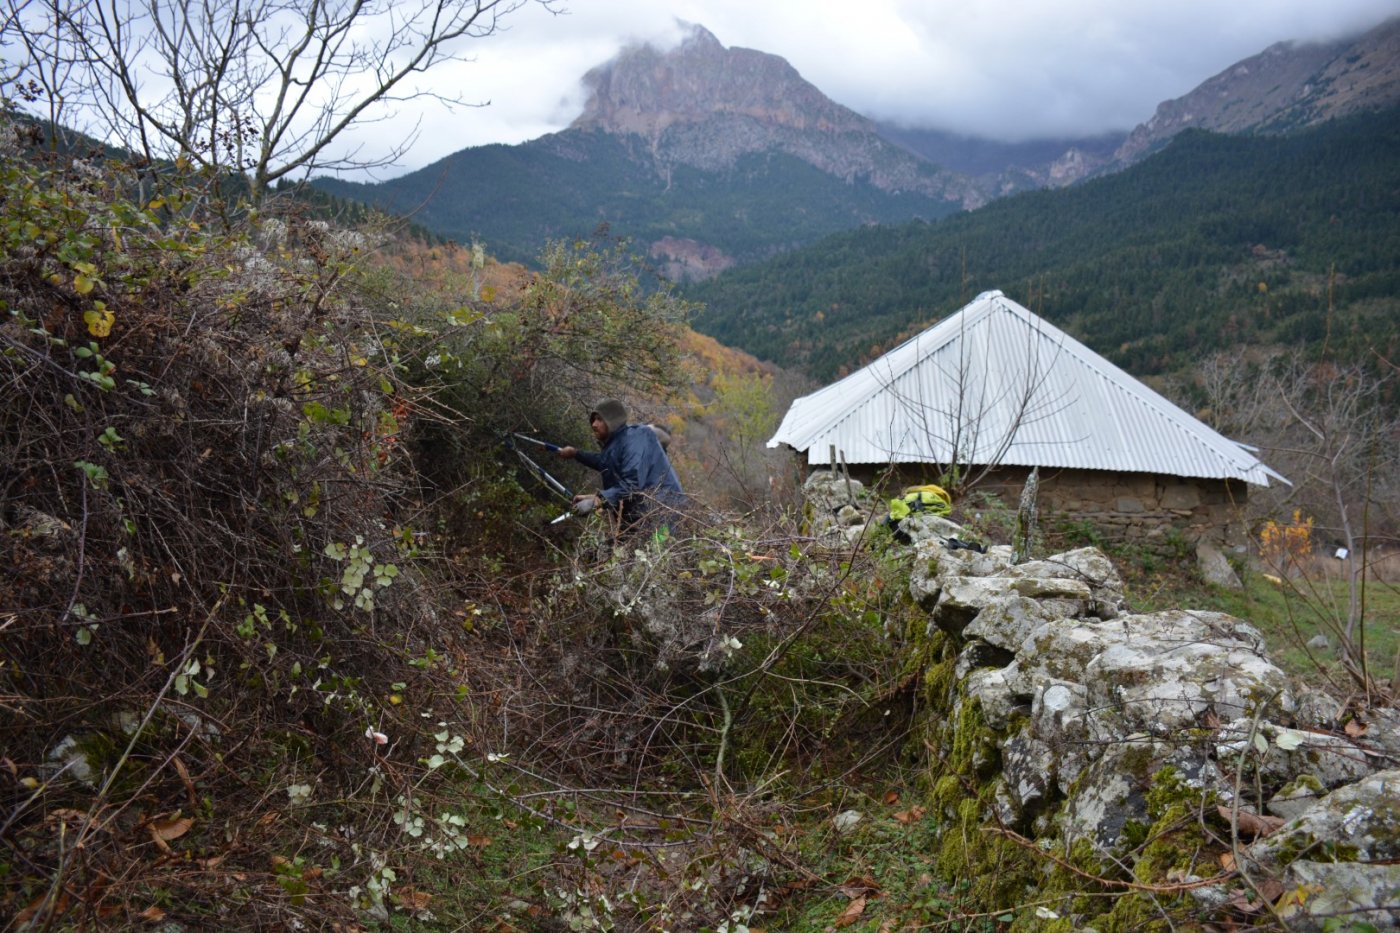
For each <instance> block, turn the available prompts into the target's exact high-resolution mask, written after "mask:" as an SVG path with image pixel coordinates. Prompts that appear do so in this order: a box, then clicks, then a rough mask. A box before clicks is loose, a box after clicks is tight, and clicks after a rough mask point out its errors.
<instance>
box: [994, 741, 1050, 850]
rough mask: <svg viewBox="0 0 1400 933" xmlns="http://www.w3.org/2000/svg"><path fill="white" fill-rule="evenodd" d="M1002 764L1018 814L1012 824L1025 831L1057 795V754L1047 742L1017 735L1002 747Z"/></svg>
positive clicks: (1004, 777)
mask: <svg viewBox="0 0 1400 933" xmlns="http://www.w3.org/2000/svg"><path fill="white" fill-rule="evenodd" d="M1001 762H1002V777H1003V779H1004V780H1005V782H1006V790H1007V793H1008V795H1009V799H1010V802H1011V806H1012V810H1013V812H1014V813H1015V819H1014V821H1013V822H1012V823H1010V824H1009V825H1010V826H1011V827H1013V828H1020V829H1024V828H1026V827H1027V826H1028V825H1029V823H1030V822H1031V820H1033V819H1035V817H1037V816H1038V815H1040V813H1041V811H1042V810H1044V809H1045V808H1046V805H1047V804H1048V803H1049V802H1050V801H1051V800H1052V799H1053V798H1054V797H1055V796H1056V794H1057V791H1056V786H1055V770H1056V769H1055V755H1054V753H1053V752H1052V751H1051V749H1050V746H1048V745H1046V744H1045V743H1044V742H1042V741H1040V740H1039V739H1037V738H1034V737H1033V736H1031V735H1029V734H1028V733H1025V732H1018V733H1017V734H1015V735H1013V736H1012V737H1011V738H1010V739H1008V740H1007V741H1006V744H1005V745H1004V746H1003V747H1002V750H1001Z"/></svg>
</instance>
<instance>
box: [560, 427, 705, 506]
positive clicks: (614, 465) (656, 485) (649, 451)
mask: <svg viewBox="0 0 1400 933" xmlns="http://www.w3.org/2000/svg"><path fill="white" fill-rule="evenodd" d="M594 414H597V415H599V416H601V417H602V419H603V422H604V423H605V424H606V425H607V426H608V439H607V441H606V442H605V443H604V444H603V449H602V451H601V452H599V453H596V454H595V453H589V452H587V451H583V450H580V451H579V452H578V453H577V454H576V455H575V459H576V460H577V461H578V462H579V463H581V464H583V465H584V466H586V467H590V468H592V469H594V470H597V471H598V472H599V473H600V474H602V484H603V489H602V491H601V492H600V495H601V496H602V497H603V499H604V500H605V501H606V502H607V504H608V506H609V507H611V508H613V509H618V508H619V507H620V508H621V509H622V514H623V515H624V517H625V518H626V519H627V520H629V521H630V520H633V519H636V518H638V517H640V516H641V514H642V513H643V512H645V511H646V510H647V509H648V508H649V507H650V506H651V505H652V501H651V500H653V499H655V500H656V501H658V502H661V503H663V504H665V505H667V506H670V507H672V508H679V507H680V506H681V505H683V504H684V502H685V493H684V491H682V489H681V482H680V480H679V479H677V478H676V471H675V470H674V469H673V468H672V467H671V461H670V460H668V459H666V452H665V451H664V450H663V449H662V448H661V442H660V441H659V440H658V439H657V437H656V432H655V431H653V430H652V429H651V428H650V427H648V426H647V425H644V424H628V423H627V412H626V410H625V409H624V408H623V407H622V405H620V404H618V403H616V402H614V403H612V404H611V405H610V404H608V403H602V404H600V405H599V406H598V408H597V410H596V411H595V412H594Z"/></svg>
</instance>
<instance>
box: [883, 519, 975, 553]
mask: <svg viewBox="0 0 1400 933" xmlns="http://www.w3.org/2000/svg"><path fill="white" fill-rule="evenodd" d="M899 530H900V531H902V532H904V535H905V536H906V537H907V538H908V539H909V543H910V544H912V545H914V547H916V548H917V547H918V546H919V545H920V544H921V543H922V542H928V545H929V546H932V547H942V546H943V542H944V541H947V540H948V539H949V538H956V537H958V536H959V535H962V534H965V532H964V531H963V529H962V526H961V525H959V524H957V523H956V522H951V521H949V520H948V519H946V518H944V517H943V516H942V515H934V514H933V513H932V512H914V513H912V514H911V515H910V516H909V517H908V518H906V519H904V520H903V521H902V522H900V523H899Z"/></svg>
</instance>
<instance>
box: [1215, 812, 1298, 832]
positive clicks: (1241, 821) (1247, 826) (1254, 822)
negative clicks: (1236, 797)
mask: <svg viewBox="0 0 1400 933" xmlns="http://www.w3.org/2000/svg"><path fill="white" fill-rule="evenodd" d="M1215 809H1216V811H1217V812H1219V814H1220V816H1221V818H1222V819H1224V820H1225V821H1226V822H1227V823H1228V822H1229V821H1230V820H1231V818H1232V817H1233V818H1234V819H1235V820H1236V821H1237V822H1238V825H1239V828H1240V832H1242V833H1245V834H1247V835H1250V836H1254V837H1255V838H1261V837H1263V836H1267V835H1269V833H1272V832H1273V831H1274V830H1276V829H1278V828H1279V827H1280V826H1282V825H1283V824H1284V823H1286V822H1287V820H1285V819H1283V818H1282V817H1278V816H1261V815H1259V814H1258V813H1250V812H1249V811H1248V810H1232V809H1231V808H1230V807H1226V806H1217V807H1216V808H1215Z"/></svg>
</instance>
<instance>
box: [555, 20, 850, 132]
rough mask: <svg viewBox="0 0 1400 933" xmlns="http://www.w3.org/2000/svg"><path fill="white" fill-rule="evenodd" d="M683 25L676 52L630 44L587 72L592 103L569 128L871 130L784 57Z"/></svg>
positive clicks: (585, 82) (674, 49)
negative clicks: (729, 120)
mask: <svg viewBox="0 0 1400 933" xmlns="http://www.w3.org/2000/svg"><path fill="white" fill-rule="evenodd" d="M681 25H682V26H683V27H684V28H685V29H686V30H687V31H686V34H685V38H684V39H683V40H682V41H681V42H680V43H679V44H678V45H676V46H675V47H674V48H671V49H667V50H664V51H663V50H660V49H658V48H656V47H655V46H653V45H634V46H629V47H628V48H625V49H623V50H622V51H621V52H619V53H618V55H617V56H616V57H615V58H613V59H612V60H611V61H608V62H606V63H605V64H603V65H600V66H598V67H597V68H594V69H592V70H591V71H589V72H588V73H587V74H586V75H584V78H583V81H584V84H585V86H586V87H587V88H588V89H589V92H590V93H589V99H588V103H587V104H586V105H585V106H584V110H583V113H582V114H581V115H580V116H579V117H578V119H576V120H575V121H574V122H573V124H572V127H571V128H573V129H601V130H604V131H605V132H610V133H616V134H622V135H625V134H635V135H639V136H644V137H647V138H650V139H656V138H657V137H659V136H660V135H661V134H662V133H663V132H665V131H666V130H667V129H669V128H671V127H673V126H676V125H686V124H697V123H704V122H706V121H708V120H710V119H712V118H714V117H716V116H727V117H747V118H750V119H752V120H754V121H757V122H759V123H762V124H766V125H770V126H781V127H787V128H790V129H797V130H822V131H828V132H850V131H855V132H871V131H873V124H871V123H870V121H868V120H866V119H865V118H864V117H861V116H859V115H858V114H856V113H855V112H853V111H851V110H848V109H847V108H845V107H842V106H841V105H840V104H837V103H835V102H834V101H832V100H830V99H829V98H827V97H826V96H825V95H824V94H822V93H821V91H819V90H817V89H816V88H815V87H814V86H812V85H811V84H810V83H808V82H807V81H806V80H804V79H803V78H802V76H801V75H799V74H798V73H797V70H796V69H795V68H793V67H792V66H791V65H790V64H788V63H787V61H786V60H784V59H783V58H781V57H779V56H777V55H770V54H768V53H766V52H759V51H755V50H753V49H744V48H726V47H725V46H724V45H723V44H722V43H721V42H720V41H719V39H717V38H715V36H714V34H713V33H711V32H710V31H709V30H708V29H706V28H705V27H703V26H700V25H697V24H692V23H682V24H681Z"/></svg>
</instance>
